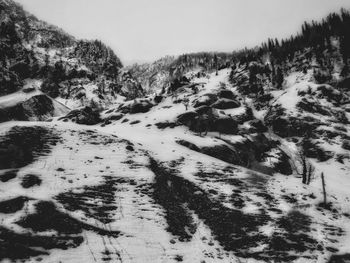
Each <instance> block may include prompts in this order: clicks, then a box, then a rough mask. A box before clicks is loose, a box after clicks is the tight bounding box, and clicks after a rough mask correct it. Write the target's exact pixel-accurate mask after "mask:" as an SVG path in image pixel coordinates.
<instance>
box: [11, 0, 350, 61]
mask: <svg viewBox="0 0 350 263" xmlns="http://www.w3.org/2000/svg"><path fill="white" fill-rule="evenodd" d="M16 2H18V3H21V4H22V5H23V7H24V8H25V9H26V10H27V11H29V12H31V13H33V14H34V15H36V16H37V17H38V18H39V19H42V20H45V21H47V22H49V23H52V24H54V25H57V26H59V27H61V28H62V29H64V30H65V31H67V32H68V33H70V34H72V35H74V36H75V37H77V38H86V39H94V38H97V39H100V40H102V41H103V42H105V43H106V44H107V45H109V46H110V47H111V48H113V50H114V51H115V53H116V54H117V55H118V56H119V57H120V58H121V60H122V62H123V63H124V64H129V63H132V62H143V61H151V60H155V59H157V58H160V57H162V56H164V55H179V54H183V53H188V52H197V51H233V50H235V49H239V48H243V47H245V46H248V47H252V46H255V45H258V44H260V43H261V42H262V41H264V40H266V39H267V38H268V37H277V38H281V37H288V36H290V35H291V34H294V33H295V32H297V31H298V30H299V29H300V27H301V24H302V23H303V21H305V20H307V21H311V20H312V19H321V18H322V17H324V16H326V15H327V14H328V13H329V12H331V11H339V10H340V8H341V7H345V8H348V9H350V0H16Z"/></svg>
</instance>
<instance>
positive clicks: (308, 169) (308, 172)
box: [297, 150, 315, 185]
mask: <svg viewBox="0 0 350 263" xmlns="http://www.w3.org/2000/svg"><path fill="white" fill-rule="evenodd" d="M298 161H299V163H300V164H301V171H299V170H298V169H297V173H298V174H299V175H301V176H302V183H303V184H307V185H308V184H310V182H311V179H313V177H314V173H315V167H314V166H313V165H312V164H311V163H310V162H309V161H308V160H307V158H306V156H305V152H304V151H303V150H302V151H300V152H299V153H298Z"/></svg>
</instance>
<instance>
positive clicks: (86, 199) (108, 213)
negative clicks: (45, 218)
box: [56, 176, 134, 224]
mask: <svg viewBox="0 0 350 263" xmlns="http://www.w3.org/2000/svg"><path fill="white" fill-rule="evenodd" d="M123 183H130V184H133V183H134V182H133V181H126V179H123V178H116V177H112V176H105V177H104V182H103V183H102V184H100V185H96V186H86V187H84V188H83V189H82V191H81V192H80V193H77V192H72V191H69V192H65V193H61V194H59V195H58V196H56V200H57V201H59V202H60V203H61V204H63V206H64V207H65V209H67V210H68V211H77V210H80V211H83V212H84V214H85V215H86V216H87V217H90V218H94V219H96V220H99V221H100V222H101V223H103V224H108V223H111V222H113V216H114V215H115V213H116V212H117V210H118V206H117V203H116V193H117V192H118V191H119V190H120V184H123Z"/></svg>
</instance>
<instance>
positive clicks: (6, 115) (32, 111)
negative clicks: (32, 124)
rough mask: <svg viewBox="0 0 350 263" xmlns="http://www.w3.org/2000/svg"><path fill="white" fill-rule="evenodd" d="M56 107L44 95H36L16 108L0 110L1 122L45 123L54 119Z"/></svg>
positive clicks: (15, 106)
mask: <svg viewBox="0 0 350 263" xmlns="http://www.w3.org/2000/svg"><path fill="white" fill-rule="evenodd" d="M53 114H54V106H53V103H52V100H51V99H50V98H49V97H48V96H46V95H44V94H40V95H36V96H33V97H31V98H29V99H28V100H26V101H23V102H20V103H18V104H16V105H14V106H10V107H6V108H1V109H0V122H4V121H9V120H19V121H28V120H31V121H43V120H47V119H48V118H49V117H52V116H53Z"/></svg>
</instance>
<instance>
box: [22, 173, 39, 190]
mask: <svg viewBox="0 0 350 263" xmlns="http://www.w3.org/2000/svg"><path fill="white" fill-rule="evenodd" d="M21 185H22V187H23V188H30V187H33V186H36V185H38V186H39V185H41V179H40V178H39V177H38V176H37V175H35V174H26V175H25V176H23V179H22V182H21Z"/></svg>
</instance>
